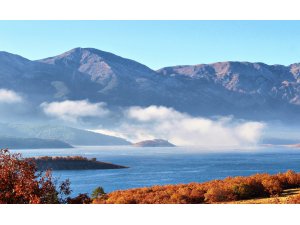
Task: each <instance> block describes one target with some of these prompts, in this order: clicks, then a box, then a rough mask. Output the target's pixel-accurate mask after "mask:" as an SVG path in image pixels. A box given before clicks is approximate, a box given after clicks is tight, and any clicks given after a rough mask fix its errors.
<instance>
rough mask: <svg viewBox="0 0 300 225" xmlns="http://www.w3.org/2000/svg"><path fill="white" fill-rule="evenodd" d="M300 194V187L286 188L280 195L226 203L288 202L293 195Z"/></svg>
mask: <svg viewBox="0 0 300 225" xmlns="http://www.w3.org/2000/svg"><path fill="white" fill-rule="evenodd" d="M299 194H300V188H293V189H287V190H284V191H283V193H282V194H281V195H280V196H278V197H269V198H257V199H248V200H240V201H232V202H226V204H288V203H290V202H289V200H291V199H292V198H293V197H295V196H297V195H299Z"/></svg>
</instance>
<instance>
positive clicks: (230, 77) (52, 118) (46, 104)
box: [0, 48, 300, 141]
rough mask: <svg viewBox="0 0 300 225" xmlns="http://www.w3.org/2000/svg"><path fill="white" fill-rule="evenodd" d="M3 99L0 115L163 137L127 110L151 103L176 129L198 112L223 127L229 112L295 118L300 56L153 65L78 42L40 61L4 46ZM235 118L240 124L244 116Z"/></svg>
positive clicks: (299, 109) (0, 56)
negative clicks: (271, 61)
mask: <svg viewBox="0 0 300 225" xmlns="http://www.w3.org/2000/svg"><path fill="white" fill-rule="evenodd" d="M0 107H1V114H0V117H1V120H2V122H7V123H12V122H16V121H17V122H19V123H20V122H21V123H23V122H30V123H37V124H44V123H45V122H46V123H48V124H56V125H57V124H58V123H63V124H68V125H69V124H72V126H73V127H83V128H86V129H99V130H101V129H102V130H105V129H106V128H112V127H121V128H119V129H117V130H114V132H115V133H118V132H119V133H120V137H124V138H126V137H128V136H130V135H129V133H130V132H132V131H133V130H138V129H141V127H142V128H143V130H142V131H140V134H141V136H142V137H143V138H144V137H147V138H150V139H154V138H164V137H161V136H156V135H151V134H149V135H144V133H143V132H144V130H145V129H148V128H149V127H150V125H149V124H148V125H149V126H148V127H147V126H145V125H143V126H142V125H140V124H139V126H135V127H130V128H128V127H129V125H130V124H132V123H133V122H132V119H135V120H138V122H139V123H141V122H147V123H148V122H151V121H153V118H152V119H151V118H150V119H149V118H148V120H147V121H146V120H143V119H141V118H139V117H136V118H130V115H129V114H128V112H131V111H130V110H132V108H134V107H140V108H141V109H142V110H146V111H140V112H141V113H145V112H148V113H149V111H150V112H151V110H153V109H155V110H156V111H155V112H152V114H151V115H153V113H154V114H155V113H158V114H159V113H162V114H161V115H164V116H165V117H164V116H161V115H159V118H160V119H161V120H160V121H159V122H158V120H157V118H154V120H155V121H156V123H157V124H161V121H166V120H168V121H170V122H169V123H168V124H167V125H166V126H164V127H163V128H162V129H166V127H168V126H169V127H168V128H170V127H171V128H170V129H174V128H175V129H177V128H176V127H175V126H174V123H175V121H181V122H182V124H184V125H182V126H181V127H188V126H189V124H190V121H189V120H190V119H191V120H193V119H194V118H196V122H197V123H196V124H199V127H203V126H204V125H203V124H205V123H202V122H203V121H202V120H199V118H210V119H211V120H212V121H213V122H217V123H216V124H217V125H219V124H221V128H223V127H224V126H223V124H224V123H225V124H226V123H227V122H224V120H228V118H229V120H232V118H234V119H235V120H239V121H242V120H245V121H249V120H250V121H259V122H263V123H270V121H271V123H273V122H274V121H275V122H276V123H279V124H281V123H283V124H285V123H286V124H293V125H295V124H296V125H297V124H298V123H299V121H300V120H299V119H300V118H299V117H300V64H292V65H290V66H283V65H267V64H264V63H250V62H218V63H213V64H199V65H183V66H173V67H165V68H162V69H160V70H157V71H155V70H152V69H150V68H149V67H147V66H145V65H143V64H141V63H138V62H136V61H133V60H130V59H126V58H122V57H120V56H117V55H114V54H112V53H108V52H104V51H100V50H97V49H92V48H75V49H72V50H70V51H68V52H65V53H63V54H61V55H58V56H54V57H50V58H46V59H41V60H36V61H31V60H28V59H26V58H23V57H21V56H18V55H14V54H10V53H7V52H0ZM151 107H152V108H151ZM134 109H136V108H134ZM169 112H171V114H168V115H165V114H164V113H169ZM158 114H155V115H156V116H157V115H158ZM172 116H173V117H172ZM124 117H126V118H125V119H126V123H124ZM174 118H175V119H174ZM224 118H225V119H224ZM230 118H231V119H230ZM130 120H131V123H130ZM204 121H205V120H204ZM208 121H210V120H208ZM230 123H232V124H230V126H229V127H230V129H234V132H236V131H235V130H236V129H238V127H239V126H240V124H238V125H237V124H235V122H234V121H233V122H230ZM170 124H171V125H170ZM191 124H193V122H191ZM59 125H61V124H59ZM256 125H257V124H256ZM256 125H255V126H256ZM199 127H197V126H196V128H195V129H196V130H199ZM213 127H215V126H213ZM232 127H233V128H232ZM236 127H237V128H236ZM104 128H105V129H104ZM148 130H149V129H148ZM122 131H125V132H127V136H126V135H125V136H124V135H122ZM153 132H154V131H153ZM155 132H156V133H157V131H155ZM184 132H185V131H183V133H184ZM191 132H192V131H191ZM224 132H225V131H224ZM234 132H233V133H234ZM161 133H162V132H161ZM165 133H166V132H165ZM165 133H162V134H165ZM185 133H186V132H185ZM142 134H143V135H142ZM234 135H235V133H234ZM226 138H227V137H225V138H224V139H226ZM134 141H139V138H134Z"/></svg>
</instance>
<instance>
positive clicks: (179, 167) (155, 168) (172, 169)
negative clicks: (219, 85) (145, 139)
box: [13, 146, 300, 196]
mask: <svg viewBox="0 0 300 225" xmlns="http://www.w3.org/2000/svg"><path fill="white" fill-rule="evenodd" d="M13 152H21V153H22V154H23V156H26V157H29V156H41V155H48V156H66V155H82V156H85V157H88V158H93V157H96V158H97V160H99V161H104V162H111V163H114V164H120V165H125V166H129V168H128V169H117V170H81V171H54V176H55V177H57V178H59V179H60V180H64V179H67V178H69V179H70V180H71V188H72V190H73V193H72V195H73V196H75V195H76V194H78V193H91V192H92V190H93V189H95V188H96V187H98V186H102V187H104V189H105V191H106V192H111V191H114V190H119V189H128V188H137V187H144V186H152V185H164V184H178V183H189V182H203V181H208V180H212V179H223V178H225V177H227V176H247V175H251V174H255V173H278V172H285V171H286V170H289V169H292V170H295V171H298V172H299V171H300V150H299V149H291V148H283V147H277V148H276V147H273V148H266V147H259V148H244V149H239V148H235V149H222V150H221V149H215V150H214V149H211V148H204V147H201V148H200V147H175V148H139V147H129V146H123V147H120V146H110V147H103V146H101V147H97V146H94V147H82V146H81V147H76V148H74V149H34V150H18V151H17V150H13Z"/></svg>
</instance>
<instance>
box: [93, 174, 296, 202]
mask: <svg viewBox="0 0 300 225" xmlns="http://www.w3.org/2000/svg"><path fill="white" fill-rule="evenodd" d="M298 187H300V173H299V174H298V173H295V172H293V171H291V170H289V171H287V172H286V173H279V174H276V175H270V174H256V175H252V176H248V177H243V176H238V177H228V178H225V179H224V180H213V181H209V182H204V183H189V184H179V185H165V186H153V187H145V188H135V189H129V190H120V191H114V192H111V193H109V194H105V195H101V196H99V197H98V198H96V199H94V200H93V203H96V204H135V203H136V204H172V203H173V204H179V203H183V204H199V203H221V202H229V201H236V200H244V199H253V198H259V197H270V196H279V195H280V194H281V193H282V191H283V190H284V189H287V188H298Z"/></svg>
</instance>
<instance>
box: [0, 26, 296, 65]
mask: <svg viewBox="0 0 300 225" xmlns="http://www.w3.org/2000/svg"><path fill="white" fill-rule="evenodd" d="M74 47H93V48H98V49H100V50H103V51H108V52H112V53H115V54H117V55H120V56H122V57H125V58H130V59H133V60H136V61H138V62H141V63H143V64H145V65H147V66H149V67H151V68H153V69H159V68H161V67H164V66H173V65H182V64H199V63H212V62H218V61H228V60H230V61H250V62H265V63H268V64H284V65H288V64H291V63H294V62H300V21H0V50H1V51H8V52H11V53H15V54H19V55H22V56H24V57H26V58H29V59H41V58H45V57H48V56H54V55H57V54H60V53H63V52H65V51H67V50H69V49H72V48H74Z"/></svg>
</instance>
